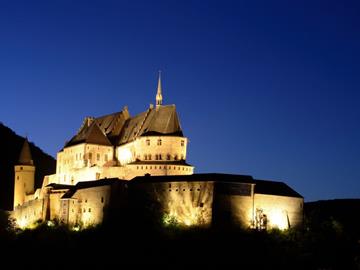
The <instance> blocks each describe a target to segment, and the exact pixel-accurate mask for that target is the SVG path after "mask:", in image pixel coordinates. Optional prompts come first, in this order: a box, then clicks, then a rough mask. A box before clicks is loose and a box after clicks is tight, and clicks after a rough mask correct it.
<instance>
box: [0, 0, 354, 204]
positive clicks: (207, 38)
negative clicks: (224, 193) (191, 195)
mask: <svg viewBox="0 0 360 270" xmlns="http://www.w3.org/2000/svg"><path fill="white" fill-rule="evenodd" d="M359 14H360V2H359V1H315V0H309V1H244V2H242V1H223V0H222V1H220V0H219V1H100V0H99V1H64V0H61V1H43V2H40V1H23V2H20V1H16V0H15V1H1V2H0V91H1V106H0V121H2V122H3V123H4V124H5V125H7V126H9V127H10V128H12V129H13V130H15V131H16V132H17V133H18V134H20V135H23V136H24V135H26V134H27V135H28V136H29V139H30V140H31V141H33V142H35V144H36V145H38V146H39V147H41V148H42V149H43V150H44V151H46V152H48V153H49V154H51V155H53V156H55V155H56V152H57V151H58V150H59V149H61V148H62V146H63V145H64V142H65V141H66V140H68V139H70V137H71V136H72V135H74V133H75V132H76V131H77V129H78V128H79V127H80V125H81V123H82V120H83V118H84V117H85V116H100V115H103V114H108V113H112V112H115V111H119V110H121V109H122V108H123V107H124V106H125V105H128V106H129V110H130V113H131V114H132V115H135V114H137V113H139V112H142V111H144V110H146V109H147V108H148V106H149V103H154V102H155V94H156V83H157V71H158V70H159V69H161V70H162V72H163V73H162V74H163V91H164V93H163V96H164V103H166V104H173V103H175V104H176V105H177V110H178V113H179V115H180V118H181V123H182V127H183V129H184V132H185V135H186V136H187V137H189V139H190V144H189V148H188V161H189V163H191V164H193V165H195V166H196V172H225V173H239V174H251V175H253V176H254V177H256V178H260V179H274V180H282V181H285V182H287V183H288V184H289V185H290V186H291V187H293V188H294V189H296V190H297V191H298V192H300V193H301V194H302V195H303V196H304V197H305V200H306V201H312V200H318V199H329V198H355V197H360V106H359V102H360V66H359V64H360V31H359V29H360V16H359Z"/></svg>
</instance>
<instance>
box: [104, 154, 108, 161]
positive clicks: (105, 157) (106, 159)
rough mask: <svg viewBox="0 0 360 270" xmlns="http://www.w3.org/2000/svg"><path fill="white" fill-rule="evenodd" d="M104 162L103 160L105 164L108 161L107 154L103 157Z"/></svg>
mask: <svg viewBox="0 0 360 270" xmlns="http://www.w3.org/2000/svg"><path fill="white" fill-rule="evenodd" d="M104 160H105V162H107V161H108V155H107V154H105V156H104Z"/></svg>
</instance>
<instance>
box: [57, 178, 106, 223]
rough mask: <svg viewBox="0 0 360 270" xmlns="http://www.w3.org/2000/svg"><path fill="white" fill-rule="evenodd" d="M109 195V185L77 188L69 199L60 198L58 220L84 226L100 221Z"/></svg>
mask: <svg viewBox="0 0 360 270" xmlns="http://www.w3.org/2000/svg"><path fill="white" fill-rule="evenodd" d="M110 195H111V186H110V185H106V186H100V187H92V188H85V189H80V190H77V191H76V192H75V194H74V195H73V196H72V197H71V198H70V199H62V200H61V217H60V221H62V222H64V223H68V224H70V225H75V224H81V225H82V226H84V227H88V226H91V225H97V224H99V223H101V222H102V221H103V219H104V210H105V209H106V208H107V207H108V205H109V201H110Z"/></svg>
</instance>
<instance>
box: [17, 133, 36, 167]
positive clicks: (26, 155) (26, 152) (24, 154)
mask: <svg viewBox="0 0 360 270" xmlns="http://www.w3.org/2000/svg"><path fill="white" fill-rule="evenodd" d="M18 164H19V165H34V163H33V160H32V156H31V151H30V145H29V142H28V140H27V138H25V140H24V144H23V146H22V148H21V152H20V156H19V161H18Z"/></svg>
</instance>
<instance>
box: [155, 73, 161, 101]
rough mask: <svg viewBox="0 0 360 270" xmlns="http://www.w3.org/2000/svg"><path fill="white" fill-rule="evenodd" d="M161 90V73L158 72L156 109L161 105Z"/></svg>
mask: <svg viewBox="0 0 360 270" xmlns="http://www.w3.org/2000/svg"><path fill="white" fill-rule="evenodd" d="M161 92H162V89H161V71H160V70H159V80H158V87H157V93H156V107H159V106H160V105H161V104H162V93H161Z"/></svg>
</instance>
